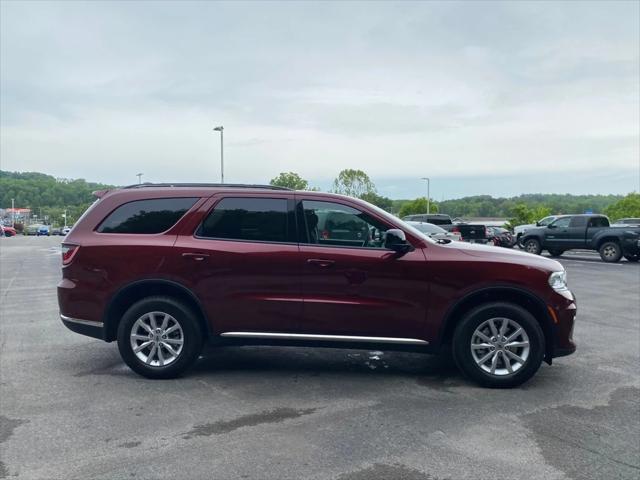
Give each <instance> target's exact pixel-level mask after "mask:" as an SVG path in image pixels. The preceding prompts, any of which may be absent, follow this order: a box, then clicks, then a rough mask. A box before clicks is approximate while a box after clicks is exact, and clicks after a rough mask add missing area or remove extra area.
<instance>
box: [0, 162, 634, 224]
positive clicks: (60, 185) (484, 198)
mask: <svg viewBox="0 0 640 480" xmlns="http://www.w3.org/2000/svg"><path fill="white" fill-rule="evenodd" d="M269 183H270V184H271V185H274V186H282V187H287V188H292V189H295V190H319V189H318V188H316V187H313V186H311V185H310V184H309V182H308V181H307V180H306V179H304V178H303V177H301V176H300V175H299V174H297V173H295V172H282V173H280V174H279V175H278V176H277V177H274V178H272V179H271V181H270V182H269ZM105 188H114V187H113V186H112V185H106V184H102V183H95V182H87V181H85V180H83V179H66V178H55V177H53V176H51V175H46V174H44V173H38V172H7V171H2V170H0V207H2V208H8V207H10V206H11V199H12V198H13V199H14V200H15V206H16V207H19V208H31V209H32V211H33V213H34V214H36V215H38V217H39V218H41V219H42V218H44V217H48V218H49V222H48V223H52V224H54V225H56V224H60V223H62V221H63V220H62V214H63V212H64V210H65V209H67V215H68V222H69V223H73V222H74V221H75V220H76V219H77V218H78V217H79V216H80V215H81V214H82V212H83V211H84V210H85V209H86V208H87V207H88V206H89V205H90V204H91V203H92V202H93V200H94V197H93V195H92V192H93V191H95V190H101V189H105ZM330 191H331V192H334V193H340V194H343V195H349V196H352V197H356V198H360V199H362V200H365V201H367V202H369V203H372V204H374V205H376V206H378V207H380V208H382V209H384V210H386V211H388V212H390V213H393V214H394V215H398V216H399V217H403V216H405V215H410V214H413V213H425V212H426V210H427V199H426V198H425V197H419V198H414V199H403V200H397V199H390V198H388V197H385V196H383V195H380V194H379V193H378V191H377V188H376V185H375V184H374V182H373V181H372V180H371V178H370V177H369V176H368V175H367V174H366V173H365V172H364V171H362V170H355V169H345V170H342V171H341V172H339V173H338V175H337V176H336V178H335V180H334V182H333V184H332V188H331V189H330ZM429 211H430V212H432V213H436V212H440V213H446V214H448V215H450V216H451V217H452V218H456V217H462V218H464V217H499V218H508V219H510V223H511V225H518V224H522V223H530V222H531V221H535V220H539V219H540V218H542V217H544V216H546V215H549V214H552V213H553V214H562V213H585V212H587V211H592V212H594V213H605V214H607V215H609V217H610V218H612V219H613V220H615V219H618V218H622V217H640V194H638V193H631V194H629V195H627V196H624V197H623V196H622V195H569V194H564V195H561V194H525V195H518V196H516V197H511V198H494V197H491V196H489V195H477V196H470V197H464V198H459V199H453V200H444V201H441V202H435V201H433V199H431V200H430V204H429Z"/></svg>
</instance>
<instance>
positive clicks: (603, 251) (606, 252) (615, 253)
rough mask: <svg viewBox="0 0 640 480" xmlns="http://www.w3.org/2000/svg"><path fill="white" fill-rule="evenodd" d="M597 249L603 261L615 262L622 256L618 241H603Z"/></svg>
mask: <svg viewBox="0 0 640 480" xmlns="http://www.w3.org/2000/svg"><path fill="white" fill-rule="evenodd" d="M598 251H599V252H600V258H601V259H602V261H603V262H607V263H615V262H618V261H620V259H621V258H622V248H620V245H619V244H618V242H604V243H603V244H602V245H600V248H599V249H598Z"/></svg>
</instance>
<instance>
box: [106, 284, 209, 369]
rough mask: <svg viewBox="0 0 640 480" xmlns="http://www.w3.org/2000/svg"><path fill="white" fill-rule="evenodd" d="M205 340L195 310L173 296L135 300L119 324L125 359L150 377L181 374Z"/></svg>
mask: <svg viewBox="0 0 640 480" xmlns="http://www.w3.org/2000/svg"><path fill="white" fill-rule="evenodd" d="M202 343H203V335H202V329H201V328H200V324H199V323H198V320H197V317H196V316H195V314H194V313H193V312H192V311H191V309H189V308H188V307H187V306H185V305H183V304H182V303H180V302H178V301H176V300H174V299H173V298H171V297H148V298H145V299H142V300H140V301H138V302H136V303H135V304H133V305H132V306H131V307H130V308H129V309H128V310H127V311H126V313H125V314H124V316H123V317H122V320H121V321H120V325H119V326H118V349H119V350H120V355H121V356H122V359H123V360H124V361H125V363H126V364H127V365H128V366H129V367H130V368H131V369H132V370H133V371H134V372H136V373H138V374H140V375H142V376H144V377H147V378H173V377H177V376H179V375H180V374H182V373H183V372H184V371H185V370H187V369H188V368H189V367H190V366H191V365H193V363H194V362H195V361H196V359H197V358H198V356H199V355H200V352H201V350H202Z"/></svg>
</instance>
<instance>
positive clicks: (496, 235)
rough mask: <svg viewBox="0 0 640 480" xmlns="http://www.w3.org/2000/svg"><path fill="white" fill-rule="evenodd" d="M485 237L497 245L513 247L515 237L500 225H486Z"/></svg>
mask: <svg viewBox="0 0 640 480" xmlns="http://www.w3.org/2000/svg"><path fill="white" fill-rule="evenodd" d="M487 239H488V240H489V243H493V244H494V245H496V246H498V247H505V248H513V246H514V245H515V244H516V239H515V237H514V236H513V235H512V234H511V232H510V231H509V230H507V229H506V228H501V227H487Z"/></svg>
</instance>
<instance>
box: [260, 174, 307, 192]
mask: <svg viewBox="0 0 640 480" xmlns="http://www.w3.org/2000/svg"><path fill="white" fill-rule="evenodd" d="M269 185H273V186H276V187H287V188H291V189H293V190H308V189H309V182H307V181H306V180H305V179H304V178H302V177H301V176H300V175H298V174H297V173H295V172H282V173H280V175H278V176H277V177H275V178H272V179H271V181H270V182H269Z"/></svg>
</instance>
